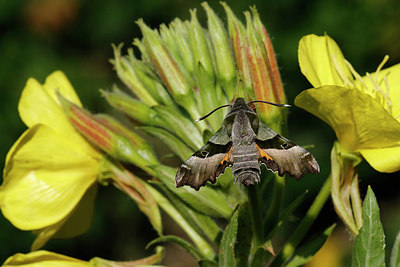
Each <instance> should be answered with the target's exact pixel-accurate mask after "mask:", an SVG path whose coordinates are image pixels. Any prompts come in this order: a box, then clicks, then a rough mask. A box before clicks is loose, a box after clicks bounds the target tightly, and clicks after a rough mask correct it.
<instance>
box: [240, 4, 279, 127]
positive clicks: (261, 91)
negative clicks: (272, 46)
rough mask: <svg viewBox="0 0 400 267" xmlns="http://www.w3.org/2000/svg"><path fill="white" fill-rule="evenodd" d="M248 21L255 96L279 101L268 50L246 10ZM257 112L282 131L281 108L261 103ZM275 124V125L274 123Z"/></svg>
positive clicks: (248, 40) (260, 98)
mask: <svg viewBox="0 0 400 267" xmlns="http://www.w3.org/2000/svg"><path fill="white" fill-rule="evenodd" d="M245 16H246V22H247V38H248V39H247V43H248V45H247V57H248V62H249V66H250V74H251V78H252V85H253V90H254V96H255V99H257V100H264V101H269V102H273V103H279V102H278V101H279V99H278V95H277V93H276V91H275V89H274V84H273V80H272V77H271V69H270V63H269V60H268V56H267V52H266V50H265V48H264V45H263V43H262V42H261V39H260V36H259V33H258V31H257V29H256V27H255V25H254V23H253V20H252V18H251V15H250V13H249V12H245ZM257 112H258V114H259V116H260V117H261V119H262V120H263V121H265V122H268V123H269V124H270V125H271V124H272V125H273V126H272V127H273V128H274V129H275V130H276V131H278V132H279V131H280V120H281V116H282V115H281V110H280V109H279V108H277V107H274V106H271V105H259V106H258V108H257ZM274 124H275V125H274Z"/></svg>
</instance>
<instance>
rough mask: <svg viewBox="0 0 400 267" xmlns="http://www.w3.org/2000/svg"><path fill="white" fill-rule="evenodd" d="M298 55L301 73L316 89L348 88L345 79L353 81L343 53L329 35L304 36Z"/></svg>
mask: <svg viewBox="0 0 400 267" xmlns="http://www.w3.org/2000/svg"><path fill="white" fill-rule="evenodd" d="M298 55H299V64H300V69H301V72H302V73H303V74H304V76H306V77H307V79H308V81H309V82H310V83H311V84H312V85H313V86H314V87H320V86H323V85H339V86H346V85H347V84H346V83H345V81H344V80H345V79H348V80H349V81H352V80H353V77H352V75H351V72H350V70H349V68H348V66H347V65H346V64H345V62H344V60H345V59H344V57H343V54H342V51H341V50H340V48H339V47H338V45H337V44H336V42H335V41H334V40H333V39H332V38H330V37H329V36H327V35H325V36H317V35H314V34H310V35H307V36H304V37H303V38H302V39H301V40H300V43H299V50H298ZM339 72H340V73H339Z"/></svg>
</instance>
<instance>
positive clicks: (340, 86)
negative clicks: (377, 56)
mask: <svg viewBox="0 0 400 267" xmlns="http://www.w3.org/2000/svg"><path fill="white" fill-rule="evenodd" d="M387 60H388V57H387V56H386V57H385V58H384V60H383V62H382V63H381V64H380V65H379V66H378V68H377V70H376V72H375V73H372V74H369V73H367V74H366V76H364V77H361V76H360V75H359V74H358V73H357V72H356V71H355V70H354V69H353V67H352V66H351V64H350V63H349V62H348V61H346V59H345V58H344V57H343V54H342V52H341V51H340V48H339V47H338V45H337V44H336V43H335V41H334V40H333V39H331V38H330V37H329V36H327V35H325V36H316V35H307V36H305V37H303V38H302V39H301V41H300V44H299V63H300V68H301V71H302V73H303V74H304V75H305V76H306V77H307V79H308V80H309V81H310V83H311V84H312V85H313V86H314V87H315V88H312V89H308V90H305V91H304V92H302V93H301V94H299V95H298V96H297V97H296V99H295V104H296V105H297V106H299V107H301V108H303V109H305V110H307V111H308V112H310V113H312V114H314V115H315V116H317V117H319V118H320V119H322V120H323V121H325V122H326V123H327V124H329V125H330V126H331V127H332V128H333V129H334V131H335V133H336V136H337V138H338V140H339V142H340V143H341V145H343V147H344V148H346V149H348V150H349V151H350V152H359V153H361V155H362V156H363V157H364V158H365V159H366V160H367V161H368V163H369V164H370V165H371V166H372V167H373V168H374V169H376V170H378V171H380V172H395V171H397V170H400V64H397V65H394V66H392V67H390V68H387V69H383V70H382V67H383V65H384V64H385V63H386V61H387Z"/></svg>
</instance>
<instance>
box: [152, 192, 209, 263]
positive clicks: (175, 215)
mask: <svg viewBox="0 0 400 267" xmlns="http://www.w3.org/2000/svg"><path fill="white" fill-rule="evenodd" d="M145 186H146V188H147V190H148V191H149V192H150V193H151V195H152V196H153V197H154V199H155V200H156V202H157V204H158V205H160V207H161V208H162V209H163V210H164V211H165V212H166V213H167V214H168V215H169V216H170V217H171V218H172V219H173V220H175V222H176V223H178V224H179V226H180V227H181V228H182V229H183V230H184V231H185V232H186V234H187V235H188V236H189V237H190V239H192V241H193V243H194V244H195V245H196V246H197V247H198V248H199V250H200V251H201V253H202V256H203V257H204V258H206V259H209V260H213V259H214V258H215V252H214V249H213V248H212V247H211V246H210V244H209V243H207V242H206V241H205V240H204V239H203V238H202V237H201V236H200V234H199V233H198V232H197V231H196V230H195V229H194V228H193V227H192V226H191V225H190V224H189V223H188V222H187V221H186V220H185V218H184V217H183V216H182V215H181V214H180V213H179V211H178V210H177V209H176V208H175V207H174V206H173V205H172V204H171V203H170V202H169V200H168V199H167V198H165V197H164V196H163V195H162V194H161V193H159V192H158V191H157V190H156V189H154V188H153V187H151V186H150V185H149V184H145Z"/></svg>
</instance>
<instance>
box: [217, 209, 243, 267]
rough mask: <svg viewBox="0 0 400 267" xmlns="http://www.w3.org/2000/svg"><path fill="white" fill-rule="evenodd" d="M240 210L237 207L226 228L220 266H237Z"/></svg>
mask: <svg viewBox="0 0 400 267" xmlns="http://www.w3.org/2000/svg"><path fill="white" fill-rule="evenodd" d="M238 217H239V210H238V209H236V210H235V212H234V213H233V215H232V217H231V221H230V222H229V224H228V226H227V227H226V228H225V231H224V234H223V235H222V240H221V245H220V247H219V266H222V267H225V266H232V267H233V266H236V260H235V243H236V235H237V230H238Z"/></svg>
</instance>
